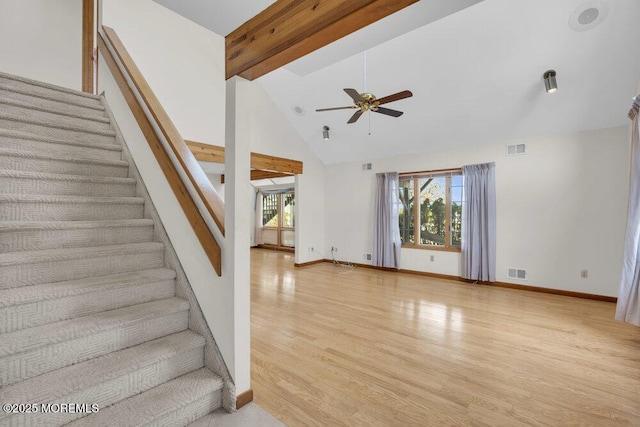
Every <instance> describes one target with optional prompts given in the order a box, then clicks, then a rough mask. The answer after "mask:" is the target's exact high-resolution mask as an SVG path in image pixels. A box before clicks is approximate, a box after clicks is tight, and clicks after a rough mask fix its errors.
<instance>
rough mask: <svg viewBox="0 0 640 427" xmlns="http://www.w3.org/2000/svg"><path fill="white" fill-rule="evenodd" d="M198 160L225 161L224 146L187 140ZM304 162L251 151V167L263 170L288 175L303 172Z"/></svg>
mask: <svg viewBox="0 0 640 427" xmlns="http://www.w3.org/2000/svg"><path fill="white" fill-rule="evenodd" d="M185 142H186V144H187V146H188V147H189V148H190V149H191V152H192V153H193V155H194V156H195V158H196V159H197V160H200V161H203V162H212V163H224V147H220V146H218V145H210V144H204V143H202V142H196V141H185ZM302 166H303V163H302V162H301V161H299V160H292V159H287V158H284V157H276V156H269V155H267V154H260V153H251V168H252V169H259V170H261V171H265V172H266V171H269V172H281V173H284V174H286V175H297V174H301V173H302Z"/></svg>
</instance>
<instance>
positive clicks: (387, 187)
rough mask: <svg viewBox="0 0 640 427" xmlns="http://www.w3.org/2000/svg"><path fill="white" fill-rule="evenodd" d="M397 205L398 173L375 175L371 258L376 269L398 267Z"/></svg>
mask: <svg viewBox="0 0 640 427" xmlns="http://www.w3.org/2000/svg"><path fill="white" fill-rule="evenodd" d="M398 203H399V194H398V172H386V173H377V174H376V201H375V212H374V218H373V222H374V224H373V256H372V261H373V265H375V266H377V267H386V268H399V267H400V246H401V242H400V224H399V222H398V221H399V218H398Z"/></svg>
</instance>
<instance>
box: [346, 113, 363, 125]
mask: <svg viewBox="0 0 640 427" xmlns="http://www.w3.org/2000/svg"><path fill="white" fill-rule="evenodd" d="M362 113H363V111H362V110H358V111H356V112H355V113H354V114H353V116H351V118H350V119H349V121H348V122H347V124H349V123H355V122H356V121H357V120H358V119H359V118H360V116H361V115H362Z"/></svg>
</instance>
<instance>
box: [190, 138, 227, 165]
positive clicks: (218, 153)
mask: <svg viewBox="0 0 640 427" xmlns="http://www.w3.org/2000/svg"><path fill="white" fill-rule="evenodd" d="M185 143H186V144H187V147H189V148H190V149H191V152H192V153H193V155H194V156H195V158H196V159H197V160H200V161H202V162H211V163H224V147H220V146H218V145H210V144H203V143H202V142H196V141H185Z"/></svg>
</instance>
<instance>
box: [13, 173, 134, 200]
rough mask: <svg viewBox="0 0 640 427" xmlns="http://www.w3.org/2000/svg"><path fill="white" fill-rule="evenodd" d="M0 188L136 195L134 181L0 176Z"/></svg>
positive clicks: (19, 191)
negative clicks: (102, 181) (107, 181)
mask: <svg viewBox="0 0 640 427" xmlns="http://www.w3.org/2000/svg"><path fill="white" fill-rule="evenodd" d="M0 188H2V189H3V191H6V193H8V194H33V195H45V194H46V195H56V196H87V197H90V196H93V197H132V196H135V195H136V186H135V182H133V183H112V182H109V183H101V182H83V181H74V180H57V179H56V180H53V179H33V178H14V177H4V176H0Z"/></svg>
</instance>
